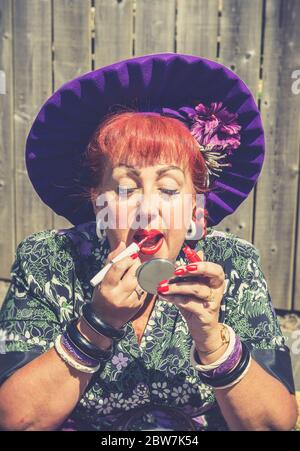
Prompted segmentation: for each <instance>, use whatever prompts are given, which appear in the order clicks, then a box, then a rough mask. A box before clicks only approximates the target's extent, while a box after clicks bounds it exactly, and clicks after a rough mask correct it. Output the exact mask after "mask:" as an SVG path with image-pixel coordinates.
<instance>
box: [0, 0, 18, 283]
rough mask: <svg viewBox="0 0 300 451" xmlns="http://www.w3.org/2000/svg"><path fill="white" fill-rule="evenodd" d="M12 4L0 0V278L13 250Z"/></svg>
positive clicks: (5, 276)
mask: <svg viewBox="0 0 300 451" xmlns="http://www.w3.org/2000/svg"><path fill="white" fill-rule="evenodd" d="M12 64H13V55H12V3H11V1H10V0H0V70H1V71H3V73H4V76H3V77H5V79H4V80H5V86H3V91H4V92H3V93H0V130H1V133H0V268H1V272H0V277H3V278H8V277H9V271H10V266H11V262H12V260H13V256H14V250H15V245H16V243H15V226H16V224H15V203H14V188H15V184H14V180H15V172H14V151H13V79H12V77H13V66H12Z"/></svg>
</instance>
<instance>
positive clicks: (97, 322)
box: [82, 302, 126, 340]
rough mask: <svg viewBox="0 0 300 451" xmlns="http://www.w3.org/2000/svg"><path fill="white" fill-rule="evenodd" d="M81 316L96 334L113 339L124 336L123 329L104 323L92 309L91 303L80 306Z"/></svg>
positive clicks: (119, 338)
mask: <svg viewBox="0 0 300 451" xmlns="http://www.w3.org/2000/svg"><path fill="white" fill-rule="evenodd" d="M82 317H83V318H84V320H85V321H86V322H87V324H88V325H89V326H90V327H91V328H92V329H93V330H94V331H95V332H97V333H98V334H101V335H104V336H105V337H108V338H112V339H115V340H121V339H122V338H124V336H125V333H126V332H125V330H123V329H116V328H115V327H112V326H111V325H110V324H107V323H105V322H104V321H103V320H102V319H101V318H100V317H99V316H98V315H96V314H95V312H94V311H93V309H92V305H91V303H90V302H89V303H86V304H84V306H83V307H82Z"/></svg>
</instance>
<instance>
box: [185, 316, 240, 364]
mask: <svg viewBox="0 0 300 451" xmlns="http://www.w3.org/2000/svg"><path fill="white" fill-rule="evenodd" d="M224 326H225V327H227V329H228V331H229V344H228V347H227V349H226V350H225V352H224V354H223V355H222V356H221V357H220V358H219V359H218V360H216V361H215V362H213V363H210V364H209V365H201V364H199V363H198V362H197V361H196V359H195V352H196V351H197V349H196V344H195V342H194V341H193V343H192V347H191V351H190V362H191V365H192V366H193V367H194V368H195V369H196V370H197V371H200V372H208V371H211V370H214V369H216V368H218V367H219V366H220V365H221V364H222V363H224V362H225V361H226V360H227V359H228V357H229V356H230V355H231V353H232V351H233V349H234V346H235V342H236V335H235V332H234V330H233V329H232V327H230V326H228V325H227V324H224Z"/></svg>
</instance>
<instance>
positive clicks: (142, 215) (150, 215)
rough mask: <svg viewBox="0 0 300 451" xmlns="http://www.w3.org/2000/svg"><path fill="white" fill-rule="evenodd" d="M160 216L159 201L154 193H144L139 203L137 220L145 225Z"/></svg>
mask: <svg viewBox="0 0 300 451" xmlns="http://www.w3.org/2000/svg"><path fill="white" fill-rule="evenodd" d="M157 218H159V203H158V202H157V199H155V197H154V196H153V195H151V194H150V195H145V194H144V195H143V196H142V197H141V199H140V201H139V203H138V205H137V209H136V220H137V221H138V222H140V223H141V222H143V223H145V226H146V225H147V224H149V223H152V222H153V221H154V220H155V219H157Z"/></svg>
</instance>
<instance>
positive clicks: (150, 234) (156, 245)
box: [133, 229, 164, 255]
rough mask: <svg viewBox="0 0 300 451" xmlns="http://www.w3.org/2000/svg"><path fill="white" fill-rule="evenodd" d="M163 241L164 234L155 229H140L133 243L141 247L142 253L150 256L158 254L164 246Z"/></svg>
mask: <svg viewBox="0 0 300 451" xmlns="http://www.w3.org/2000/svg"><path fill="white" fill-rule="evenodd" d="M163 240H164V235H163V233H162V232H160V231H159V230H155V229H151V230H145V229H140V230H137V231H136V233H135V234H134V236H133V241H135V242H136V243H138V244H139V245H140V251H141V252H142V253H143V254H148V255H150V254H155V253H156V252H158V251H159V249H160V248H161V246H162V244H163Z"/></svg>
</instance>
